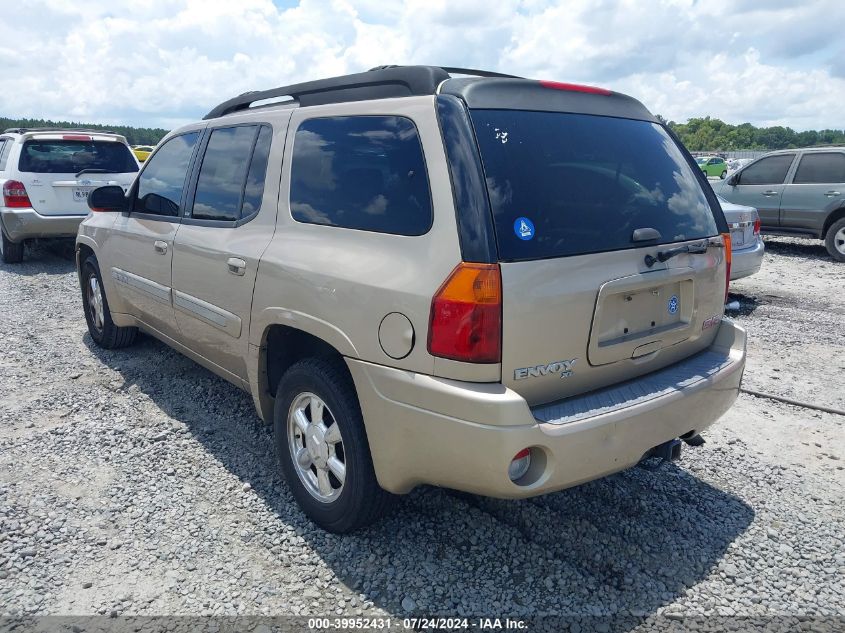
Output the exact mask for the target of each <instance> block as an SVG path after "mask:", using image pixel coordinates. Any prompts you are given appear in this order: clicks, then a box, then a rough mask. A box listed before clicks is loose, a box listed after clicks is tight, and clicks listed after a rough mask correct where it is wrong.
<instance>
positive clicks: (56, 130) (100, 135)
mask: <svg viewBox="0 0 845 633" xmlns="http://www.w3.org/2000/svg"><path fill="white" fill-rule="evenodd" d="M0 136H3V137H6V138H35V137H39V138H48V139H49V138H55V137H57V136H62V137H64V136H68V137H78V138H68V139H65V140H100V141H121V142H123V143H126V137H125V136H123V135H121V134H117V133H116V132H111V131H109V130H89V129H80V128H61V127H31V128H26V127H13V128H9V129H7V130H4V131H3V132H2V133H0ZM82 137H87V138H82Z"/></svg>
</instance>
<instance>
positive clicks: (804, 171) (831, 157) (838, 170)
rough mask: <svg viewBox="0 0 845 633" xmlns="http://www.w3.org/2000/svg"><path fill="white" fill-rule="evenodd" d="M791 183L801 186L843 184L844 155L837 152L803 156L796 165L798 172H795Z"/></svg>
mask: <svg viewBox="0 0 845 633" xmlns="http://www.w3.org/2000/svg"><path fill="white" fill-rule="evenodd" d="M792 182H795V183H802V184H809V183H833V182H837V183H838V182H845V154H842V153H839V152H829V153H827V152H825V153H821V154H805V155H804V157H803V158H802V159H801V162H800V163H798V171H796V172H795V178H794V179H793V180H792Z"/></svg>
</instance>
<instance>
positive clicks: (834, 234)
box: [824, 218, 845, 262]
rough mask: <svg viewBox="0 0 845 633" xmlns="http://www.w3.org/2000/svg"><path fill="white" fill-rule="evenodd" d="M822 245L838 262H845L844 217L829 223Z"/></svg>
mask: <svg viewBox="0 0 845 633" xmlns="http://www.w3.org/2000/svg"><path fill="white" fill-rule="evenodd" d="M824 245H825V247H827V252H828V253H830V256H831V257H832V258H833V259H835V260H836V261H838V262H845V218H839V219H838V220H837V221H836V222H834V223H833V224H831V225H830V228H829V229H828V230H827V235H826V236H825V240H824Z"/></svg>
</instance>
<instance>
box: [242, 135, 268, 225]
mask: <svg viewBox="0 0 845 633" xmlns="http://www.w3.org/2000/svg"><path fill="white" fill-rule="evenodd" d="M272 140H273V130H272V129H270V128H269V127H267V126H266V125H263V126H262V127H261V130H260V131H259V132H258V140H257V141H256V142H255V150H253V152H252V162H251V163H250V165H249V173H248V174H247V176H246V186H245V187H244V201H243V204H241V217H243V218H246V217H249V216H250V215H252V214H253V213H258V210H259V209H260V208H261V198H262V197H263V196H264V177H265V176H266V175H267V161H268V159H269V158H270V143H271V142H272Z"/></svg>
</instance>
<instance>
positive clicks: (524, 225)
mask: <svg viewBox="0 0 845 633" xmlns="http://www.w3.org/2000/svg"><path fill="white" fill-rule="evenodd" d="M513 232H514V233H516V236H517V237H518V238H519V239H521V240H530V239H531V238H533V237H534V223H533V222H532V221H531V220H529V219H528V218H526V217H519V218H517V219H516V220H515V221H514V223H513Z"/></svg>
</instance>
